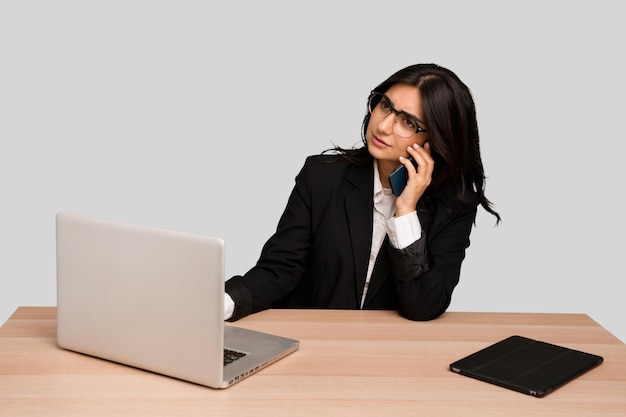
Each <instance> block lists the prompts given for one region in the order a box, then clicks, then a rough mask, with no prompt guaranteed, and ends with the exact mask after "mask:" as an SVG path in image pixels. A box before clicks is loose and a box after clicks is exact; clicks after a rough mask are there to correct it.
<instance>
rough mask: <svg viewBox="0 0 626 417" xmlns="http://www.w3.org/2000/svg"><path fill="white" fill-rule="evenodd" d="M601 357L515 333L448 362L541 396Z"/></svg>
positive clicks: (458, 369)
mask: <svg viewBox="0 0 626 417" xmlns="http://www.w3.org/2000/svg"><path fill="white" fill-rule="evenodd" d="M602 361H603V358H602V357H601V356H597V355H593V354H590V353H585V352H581V351H578V350H573V349H569V348H566V347H563V346H557V345H553V344H550V343H546V342H540V341H537V340H533V339H529V338H526V337H522V336H517V335H516V336H510V337H508V338H506V339H504V340H502V341H500V342H497V343H495V344H493V345H491V346H488V347H486V348H484V349H482V350H479V351H478V352H475V353H473V354H471V355H469V356H466V357H465V358H463V359H460V360H458V361H456V362H454V363H452V364H450V370H452V371H453V372H456V373H459V374H461V375H465V376H469V377H472V378H476V379H479V380H482V381H485V382H489V383H491V384H495V385H499V386H502V387H505V388H509V389H512V390H514V391H519V392H522V393H524V394H528V395H532V396H535V397H544V396H545V395H547V394H549V393H550V392H552V391H554V390H555V389H556V388H558V387H560V386H562V385H564V384H565V383H567V382H569V381H571V380H572V379H574V378H576V377H578V376H580V375H581V374H583V373H584V372H586V371H588V370H590V369H592V368H594V367H596V366H598V365H600V364H601V363H602Z"/></svg>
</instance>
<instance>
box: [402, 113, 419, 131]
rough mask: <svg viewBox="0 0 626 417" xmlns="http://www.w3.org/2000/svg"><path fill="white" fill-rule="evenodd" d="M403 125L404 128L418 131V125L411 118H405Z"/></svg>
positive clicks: (403, 118)
mask: <svg viewBox="0 0 626 417" xmlns="http://www.w3.org/2000/svg"><path fill="white" fill-rule="evenodd" d="M402 124H403V125H404V127H406V128H408V129H411V130H417V123H415V121H414V120H413V119H411V118H410V117H406V116H403V117H402Z"/></svg>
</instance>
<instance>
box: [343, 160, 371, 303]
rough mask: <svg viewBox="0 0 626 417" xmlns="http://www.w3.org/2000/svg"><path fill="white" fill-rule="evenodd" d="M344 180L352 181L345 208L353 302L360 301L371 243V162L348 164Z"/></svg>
mask: <svg viewBox="0 0 626 417" xmlns="http://www.w3.org/2000/svg"><path fill="white" fill-rule="evenodd" d="M346 181H348V182H350V183H351V184H352V185H354V188H353V189H352V191H350V192H348V193H347V194H346V199H345V208H346V218H347V219H348V228H349V231H350V241H351V242H352V255H353V258H354V270H355V285H356V292H357V302H360V300H361V297H362V296H363V287H364V286H365V277H366V275H367V266H368V263H369V255H370V249H371V246H372V216H373V212H372V210H373V209H374V201H373V190H374V164H373V163H372V164H370V165H365V166H352V168H351V169H350V172H348V175H347V176H346Z"/></svg>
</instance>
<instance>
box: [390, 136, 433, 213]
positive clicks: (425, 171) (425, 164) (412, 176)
mask: <svg viewBox="0 0 626 417" xmlns="http://www.w3.org/2000/svg"><path fill="white" fill-rule="evenodd" d="M407 152H408V153H409V155H411V156H412V157H413V160H415V162H416V163H417V169H415V167H414V166H413V164H412V163H411V161H409V160H408V159H407V158H402V157H400V163H401V164H402V165H404V166H405V167H406V169H407V171H408V174H409V180H408V181H407V184H406V187H404V190H402V194H400V195H399V196H398V198H396V216H402V215H404V214H408V213H411V212H413V211H415V206H417V202H418V201H419V199H420V198H421V197H422V195H424V192H425V191H426V189H427V188H428V186H429V185H430V183H431V181H432V177H433V169H434V168H435V161H434V160H433V158H432V156H431V155H430V143H428V142H426V143H425V144H424V146H420V145H418V144H417V143H416V144H414V145H413V146H409V147H408V149H407Z"/></svg>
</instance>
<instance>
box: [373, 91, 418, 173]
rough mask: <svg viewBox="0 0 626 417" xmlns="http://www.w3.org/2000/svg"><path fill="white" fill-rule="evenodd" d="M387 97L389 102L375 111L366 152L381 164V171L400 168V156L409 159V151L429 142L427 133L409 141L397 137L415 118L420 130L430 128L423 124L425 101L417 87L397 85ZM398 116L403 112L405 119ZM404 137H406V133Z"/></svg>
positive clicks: (380, 104) (383, 103)
mask: <svg viewBox="0 0 626 417" xmlns="http://www.w3.org/2000/svg"><path fill="white" fill-rule="evenodd" d="M385 96H387V98H388V101H385V102H379V104H378V105H377V106H376V107H375V108H374V109H373V111H372V115H371V118H370V122H369V125H368V126H367V131H366V132H365V139H366V141H367V149H368V151H369V153H370V154H371V155H372V156H373V157H374V158H376V159H377V160H378V165H379V167H384V168H386V170H393V169H395V168H396V167H397V166H398V164H399V162H398V158H399V157H400V156H403V157H408V156H409V154H408V152H407V150H406V149H407V147H409V146H412V145H413V144H415V143H417V144H419V145H422V146H423V145H424V143H426V141H427V140H428V133H426V132H419V133H417V132H416V133H414V134H412V135H411V136H410V137H402V136H401V135H400V134H398V133H402V130H403V129H402V128H401V126H400V124H403V123H406V119H407V118H408V119H411V117H412V118H414V119H415V121H416V122H417V125H418V126H419V127H420V128H422V129H428V127H427V126H426V125H425V124H424V111H423V109H422V98H421V94H420V91H419V89H418V88H417V87H414V86H412V85H408V84H394V85H392V86H391V87H390V88H389V89H388V90H387V91H386V92H385ZM381 106H382V107H381ZM391 108H392V109H391ZM397 112H402V115H397ZM411 120H412V119H411ZM404 130H405V131H406V129H404ZM402 135H403V136H406V133H403V134H402Z"/></svg>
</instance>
